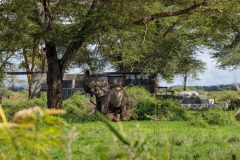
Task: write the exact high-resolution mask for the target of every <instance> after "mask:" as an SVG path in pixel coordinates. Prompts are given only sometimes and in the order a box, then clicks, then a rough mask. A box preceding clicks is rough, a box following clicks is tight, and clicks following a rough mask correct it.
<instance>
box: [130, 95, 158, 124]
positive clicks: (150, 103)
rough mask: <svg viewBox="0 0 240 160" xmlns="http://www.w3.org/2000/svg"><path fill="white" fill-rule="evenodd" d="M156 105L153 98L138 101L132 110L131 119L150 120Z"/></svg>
mask: <svg viewBox="0 0 240 160" xmlns="http://www.w3.org/2000/svg"><path fill="white" fill-rule="evenodd" d="M156 105H157V104H156V101H154V100H153V98H148V99H145V100H141V101H139V102H138V104H137V105H136V107H135V108H134V110H133V118H134V119H138V120H146V119H151V118H150V116H153V115H154V114H155V109H156Z"/></svg>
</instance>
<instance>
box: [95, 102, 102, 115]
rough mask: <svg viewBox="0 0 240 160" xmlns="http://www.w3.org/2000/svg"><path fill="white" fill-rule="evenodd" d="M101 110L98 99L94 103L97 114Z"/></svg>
mask: <svg viewBox="0 0 240 160" xmlns="http://www.w3.org/2000/svg"><path fill="white" fill-rule="evenodd" d="M101 108H102V107H101V101H100V100H99V99H97V101H96V110H97V111H98V112H102V110H101Z"/></svg>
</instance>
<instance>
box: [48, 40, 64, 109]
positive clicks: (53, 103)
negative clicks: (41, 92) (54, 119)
mask: <svg viewBox="0 0 240 160" xmlns="http://www.w3.org/2000/svg"><path fill="white" fill-rule="evenodd" d="M46 55H47V63H48V72H47V85H48V93H47V104H48V108H62V107H63V96H62V82H63V69H62V67H61V66H60V65H59V60H58V58H57V52H56V46H55V44H54V43H46Z"/></svg>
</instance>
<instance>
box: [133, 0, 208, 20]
mask: <svg viewBox="0 0 240 160" xmlns="http://www.w3.org/2000/svg"><path fill="white" fill-rule="evenodd" d="M201 6H207V2H206V1H204V2H202V3H198V4H193V5H192V6H190V7H188V8H185V9H182V10H178V11H173V12H161V13H157V14H153V15H150V16H147V17H144V18H142V19H140V20H137V21H135V22H134V24H136V25H144V24H145V23H148V22H150V21H154V20H156V19H159V18H164V17H174V16H179V15H184V14H191V13H192V12H193V11H195V10H197V9H198V8H200V7H201Z"/></svg>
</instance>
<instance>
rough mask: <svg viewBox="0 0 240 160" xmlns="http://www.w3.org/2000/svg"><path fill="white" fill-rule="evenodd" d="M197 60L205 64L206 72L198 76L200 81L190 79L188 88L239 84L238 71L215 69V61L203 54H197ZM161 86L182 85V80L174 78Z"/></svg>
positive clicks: (239, 74) (161, 83) (239, 76)
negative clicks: (171, 81)
mask: <svg viewBox="0 0 240 160" xmlns="http://www.w3.org/2000/svg"><path fill="white" fill-rule="evenodd" d="M198 58H199V59H201V60H202V61H204V62H205V63H206V70H205V71H204V72H203V73H200V74H199V78H200V80H197V79H193V78H190V79H189V80H188V85H190V86H195V85H196V86H209V85H210V86H211V85H220V84H234V83H239V82H240V70H221V69H218V68H217V64H216V60H215V59H213V58H211V56H210V55H209V54H208V53H207V52H205V53H199V54H198ZM160 85H162V86H173V85H182V78H181V77H176V78H175V79H174V81H173V83H166V82H164V81H161V82H160Z"/></svg>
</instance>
